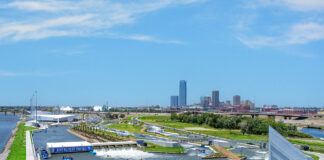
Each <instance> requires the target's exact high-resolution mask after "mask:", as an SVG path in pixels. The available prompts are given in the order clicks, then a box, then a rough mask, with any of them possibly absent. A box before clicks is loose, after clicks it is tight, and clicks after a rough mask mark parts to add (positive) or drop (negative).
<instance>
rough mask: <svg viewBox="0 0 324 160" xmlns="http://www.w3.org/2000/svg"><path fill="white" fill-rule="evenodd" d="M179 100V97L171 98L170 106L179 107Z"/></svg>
mask: <svg viewBox="0 0 324 160" xmlns="http://www.w3.org/2000/svg"><path fill="white" fill-rule="evenodd" d="M178 99H179V97H178V96H171V98H170V106H171V107H177V106H178V105H179V103H178Z"/></svg>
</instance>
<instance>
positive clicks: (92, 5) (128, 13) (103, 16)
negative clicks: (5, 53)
mask: <svg viewBox="0 0 324 160" xmlns="http://www.w3.org/2000/svg"><path fill="white" fill-rule="evenodd" d="M197 1H199V0H156V1H147V0H141V1H137V2H136V3H135V2H128V3H126V2H125V3H121V2H120V1H117V2H116V1H112V0H81V1H74V0H60V1H59V0H34V1H32V0H29V1H18V0H17V1H14V2H11V3H7V4H5V5H4V7H5V8H7V10H9V9H10V11H9V13H10V12H12V13H13V15H15V12H19V11H27V12H24V15H23V16H19V17H17V18H7V17H0V19H2V21H0V40H9V41H20V40H27V39H43V38H48V37H57V36H93V35H97V34H102V33H107V32H109V30H110V28H112V27H115V26H117V25H122V24H130V23H134V22H136V20H137V19H138V17H139V16H140V15H142V14H143V13H149V12H153V11H156V10H158V9H162V8H166V7H171V6H176V5H186V4H190V3H194V2H197ZM9 17H10V16H9ZM120 38H126V39H133V40H140V41H152V42H157V43H178V41H173V40H159V39H156V38H153V37H151V36H143V35H136V36H134V35H130V36H124V37H120Z"/></svg>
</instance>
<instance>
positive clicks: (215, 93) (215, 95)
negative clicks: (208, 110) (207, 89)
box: [212, 91, 219, 107]
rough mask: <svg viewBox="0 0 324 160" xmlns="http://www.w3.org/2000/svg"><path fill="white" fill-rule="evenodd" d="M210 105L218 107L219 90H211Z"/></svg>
mask: <svg viewBox="0 0 324 160" xmlns="http://www.w3.org/2000/svg"><path fill="white" fill-rule="evenodd" d="M212 105H213V107H219V91H213V92H212Z"/></svg>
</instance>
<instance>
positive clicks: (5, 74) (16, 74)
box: [0, 70, 47, 77]
mask: <svg viewBox="0 0 324 160" xmlns="http://www.w3.org/2000/svg"><path fill="white" fill-rule="evenodd" d="M23 76H47V75H46V74H43V73H40V72H11V71H5V70H0V77H23Z"/></svg>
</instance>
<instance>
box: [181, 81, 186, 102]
mask: <svg viewBox="0 0 324 160" xmlns="http://www.w3.org/2000/svg"><path fill="white" fill-rule="evenodd" d="M186 105H187V81H185V80H181V81H180V85H179V106H186Z"/></svg>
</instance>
